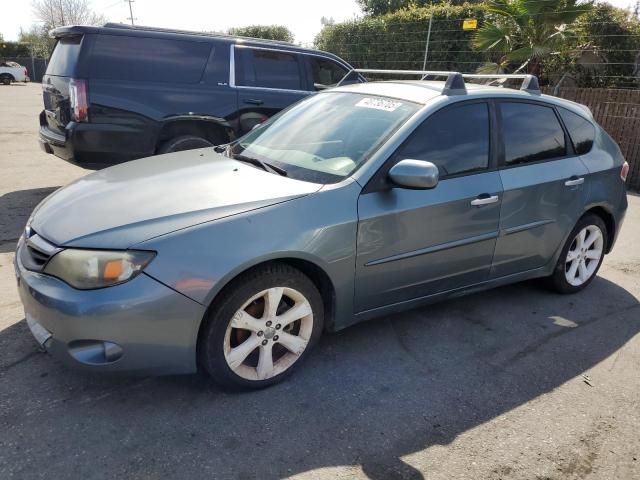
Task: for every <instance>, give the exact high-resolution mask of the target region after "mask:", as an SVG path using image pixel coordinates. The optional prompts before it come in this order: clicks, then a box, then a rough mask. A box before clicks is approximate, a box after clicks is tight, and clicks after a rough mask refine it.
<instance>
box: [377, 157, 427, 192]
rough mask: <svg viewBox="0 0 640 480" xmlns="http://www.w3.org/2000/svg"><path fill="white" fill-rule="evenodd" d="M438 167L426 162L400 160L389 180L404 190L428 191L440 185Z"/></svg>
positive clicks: (392, 169)
mask: <svg viewBox="0 0 640 480" xmlns="http://www.w3.org/2000/svg"><path fill="white" fill-rule="evenodd" d="M439 176H440V173H439V172H438V167H436V166H435V165H434V164H433V163H431V162H427V161H425V160H409V159H407V160H400V161H399V162H398V163H396V164H395V165H394V166H393V167H391V170H389V178H390V179H391V181H392V182H393V183H395V184H396V185H398V186H399V187H402V188H411V189H414V190H426V189H428V188H433V187H435V186H436V185H438V179H439Z"/></svg>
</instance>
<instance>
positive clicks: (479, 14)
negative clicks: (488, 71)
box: [315, 3, 484, 72]
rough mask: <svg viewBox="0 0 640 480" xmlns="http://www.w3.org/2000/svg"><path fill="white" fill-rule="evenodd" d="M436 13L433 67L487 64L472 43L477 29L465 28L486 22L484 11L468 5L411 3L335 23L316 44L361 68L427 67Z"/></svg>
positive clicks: (470, 67)
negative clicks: (470, 23)
mask: <svg viewBox="0 0 640 480" xmlns="http://www.w3.org/2000/svg"><path fill="white" fill-rule="evenodd" d="M431 15H433V24H432V29H431V38H430V42H429V55H428V61H427V69H428V70H456V71H463V72H471V71H474V70H475V69H476V68H477V67H478V66H479V65H480V64H482V63H483V61H484V57H483V55H481V54H479V52H475V51H472V49H471V46H470V41H471V38H472V36H473V30H463V29H462V22H463V19H465V18H475V19H477V20H478V23H479V24H481V23H482V20H483V18H484V10H483V7H482V6H480V5H472V4H468V3H465V4H463V5H458V6H455V5H450V4H438V5H432V6H428V7H410V8H407V9H404V10H399V11H397V12H393V13H389V14H386V15H382V16H378V17H373V16H367V17H364V18H362V19H357V20H352V21H348V22H344V23H338V24H335V25H329V26H327V27H325V28H324V29H323V30H322V31H321V32H320V33H319V34H318V36H317V37H316V39H315V46H316V47H317V48H319V49H321V50H326V51H329V52H332V53H335V54H337V55H339V56H340V57H342V58H344V59H345V60H347V61H348V62H349V63H351V64H352V65H354V66H356V67H358V68H378V69H393V70H399V69H414V70H415V69H420V70H421V69H422V64H423V60H424V50H425V43H426V40H427V31H428V26H429V18H430V16H431Z"/></svg>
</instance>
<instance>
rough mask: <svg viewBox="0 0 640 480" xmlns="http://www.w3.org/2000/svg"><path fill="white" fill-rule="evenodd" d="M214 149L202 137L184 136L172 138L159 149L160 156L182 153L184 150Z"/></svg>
mask: <svg viewBox="0 0 640 480" xmlns="http://www.w3.org/2000/svg"><path fill="white" fill-rule="evenodd" d="M206 147H213V144H212V143H211V142H210V141H209V140H207V139H205V138H202V137H197V136H195V135H182V136H180V137H175V138H172V139H171V140H167V141H166V142H164V143H163V144H162V145H161V146H160V148H159V149H158V154H163V153H171V152H182V151H184V150H193V149H194V148H206Z"/></svg>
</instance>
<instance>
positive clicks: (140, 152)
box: [38, 111, 155, 169]
mask: <svg viewBox="0 0 640 480" xmlns="http://www.w3.org/2000/svg"><path fill="white" fill-rule="evenodd" d="M38 140H39V143H40V148H41V149H42V150H43V151H44V152H46V153H51V154H53V155H56V156H57V157H60V158H62V159H63V160H66V161H67V162H70V163H73V164H75V165H78V166H80V167H84V168H90V169H98V168H104V167H108V166H110V165H115V164H117V163H122V162H126V161H129V160H134V159H136V158H142V157H148V156H151V155H153V154H154V147H155V134H154V132H151V131H149V129H148V128H136V127H131V126H122V125H115V124H110V123H76V122H70V123H69V124H68V125H67V126H66V128H65V130H64V132H56V131H53V130H51V129H50V128H49V126H48V125H47V120H46V115H45V112H44V111H42V112H41V113H40V135H39V139H38Z"/></svg>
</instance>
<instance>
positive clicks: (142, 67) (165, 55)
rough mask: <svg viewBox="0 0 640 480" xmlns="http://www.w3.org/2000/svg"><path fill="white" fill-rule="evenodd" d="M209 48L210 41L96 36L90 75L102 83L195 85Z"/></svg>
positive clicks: (206, 58)
mask: <svg viewBox="0 0 640 480" xmlns="http://www.w3.org/2000/svg"><path fill="white" fill-rule="evenodd" d="M211 48H212V45H211V43H210V42H193V41H188V40H167V39H161V38H144V37H128V36H124V35H97V36H96V40H95V45H94V47H93V52H92V55H91V76H92V77H93V78H97V79H104V80H131V81H141V82H161V83H198V82H199V81H200V79H201V77H202V74H203V72H204V68H205V65H206V63H207V60H208V58H209V54H210V53H211Z"/></svg>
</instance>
